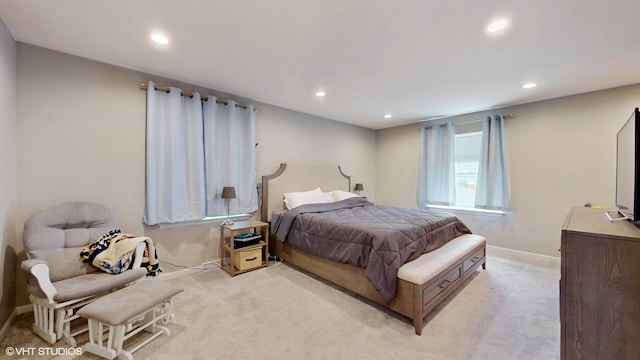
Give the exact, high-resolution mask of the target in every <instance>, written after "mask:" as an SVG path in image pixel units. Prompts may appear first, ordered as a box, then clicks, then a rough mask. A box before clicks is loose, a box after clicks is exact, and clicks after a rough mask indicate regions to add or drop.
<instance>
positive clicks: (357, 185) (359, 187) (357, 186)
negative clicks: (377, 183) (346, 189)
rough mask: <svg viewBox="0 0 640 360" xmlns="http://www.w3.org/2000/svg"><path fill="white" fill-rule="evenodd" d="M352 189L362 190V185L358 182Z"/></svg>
mask: <svg viewBox="0 0 640 360" xmlns="http://www.w3.org/2000/svg"><path fill="white" fill-rule="evenodd" d="M353 190H355V191H362V190H364V186H362V184H360V183H358V184H356V187H355V188H353Z"/></svg>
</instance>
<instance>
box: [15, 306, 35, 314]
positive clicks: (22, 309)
mask: <svg viewBox="0 0 640 360" xmlns="http://www.w3.org/2000/svg"><path fill="white" fill-rule="evenodd" d="M16 311H17V312H18V315H22V314H26V313H28V312H33V305H32V304H27V305H22V306H18V307H17V308H16Z"/></svg>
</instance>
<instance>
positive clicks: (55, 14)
mask: <svg viewBox="0 0 640 360" xmlns="http://www.w3.org/2000/svg"><path fill="white" fill-rule="evenodd" d="M638 15H640V1H638V0H614V1H605V0H561V1H558V0H537V1H506V0H473V1H468V0H466V1H465V0H450V1H436V0H423V1H420V0H396V1H382V0H379V1H375V0H323V1H318V0H315V1H312V0H271V1H267V0H227V1H225V0H188V1H184V0H183V1H175V0H135V1H131V0H111V1H86V0H51V1H43V0H0V18H2V20H3V21H4V22H5V24H6V25H7V27H8V28H9V30H10V31H11V34H12V35H13V37H14V38H15V40H16V41H21V42H25V43H29V44H34V45H38V46H42V47H45V48H49V49H54V50H58V51H62V52H66V53H69V54H73V55H78V56H82V57H86V58H89V59H94V60H99V61H102V62H106V63H109V64H115V65H119V66H123V67H126V68H130V69H135V70H139V71H142V72H147V73H151V74H157V75H161V76H163V77H168V78H172V79H176V80H180V81H183V82H187V83H193V84H196V85H201V86H205V87H208V88H213V89H216V90H219V91H222V92H228V93H231V94H235V95H238V96H240V97H245V98H249V99H254V100H256V101H260V102H264V103H268V104H273V105H277V106H281V107H284V108H288V109H292V110H297V111H301V112H304V113H309V114H313V115H318V116H321V117H325V118H329V119H334V120H338V121H342V122H346V123H351V124H355V125H361V126H365V127H368V128H372V129H380V128H385V127H390V126H396V125H400V124H406V123H411V122H416V121H419V120H423V119H427V118H431V117H436V116H443V115H445V116H448V115H455V114H462V113H470V112H475V111H482V110H486V109H490V108H496V107H503V106H508V105H515V104H521V103H527V102H532V101H538V100H543V99H549V98H555V97H560V96H565V95H572V94H577V93H583V92H589V91H594V90H600V89H605V88H611V87H617V86H622V85H629V84H635V83H640V20H639V19H640V18H639V17H638ZM498 17H507V18H509V19H510V21H511V24H510V26H509V27H508V28H507V30H506V31H505V32H504V33H502V34H500V35H498V36H489V35H487V33H485V31H484V28H485V27H486V25H487V24H488V23H489V22H490V21H492V20H493V19H496V18H498ZM151 31H161V32H163V33H165V34H166V35H167V36H168V37H169V39H170V43H169V45H168V46H166V47H164V48H162V47H160V46H158V45H155V44H152V43H151V42H150V41H149V39H148V37H147V36H148V34H149V33H150V32H151ZM528 81H533V82H536V83H537V84H538V86H537V87H535V88H533V89H528V90H525V89H522V85H523V84H524V83H525V82H528ZM136 85H137V84H136ZM136 85H132V86H136ZM162 85H172V84H162ZM319 89H322V90H324V91H326V93H327V95H326V96H325V97H324V98H319V97H316V96H315V95H314V94H315V92H316V91H317V90H319ZM185 90H188V89H185ZM638 101H639V102H640V99H638ZM639 105H640V103H639ZM386 113H391V114H393V118H391V119H384V118H383V115H384V114H386Z"/></svg>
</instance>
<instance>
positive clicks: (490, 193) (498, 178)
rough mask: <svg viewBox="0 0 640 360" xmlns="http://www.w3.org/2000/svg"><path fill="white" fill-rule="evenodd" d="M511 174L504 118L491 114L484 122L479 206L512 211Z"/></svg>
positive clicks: (479, 179)
mask: <svg viewBox="0 0 640 360" xmlns="http://www.w3.org/2000/svg"><path fill="white" fill-rule="evenodd" d="M510 205H511V204H510V195H509V176H508V171H507V163H506V160H505V153H504V119H503V117H502V116H500V115H497V116H494V117H491V116H487V117H486V118H485V119H484V121H483V124H482V150H481V153H480V168H479V169H478V186H477V189H476V201H475V207H477V208H483V209H493V210H509V208H510Z"/></svg>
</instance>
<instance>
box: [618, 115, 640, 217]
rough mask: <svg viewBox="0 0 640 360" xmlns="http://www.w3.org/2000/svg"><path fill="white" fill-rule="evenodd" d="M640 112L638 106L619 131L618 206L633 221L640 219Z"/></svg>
mask: <svg viewBox="0 0 640 360" xmlns="http://www.w3.org/2000/svg"><path fill="white" fill-rule="evenodd" d="M639 131H640V112H639V111H638V108H636V109H635V111H634V112H633V114H631V117H630V118H629V120H627V122H626V123H625V124H624V126H623V127H622V129H620V131H618V139H617V161H616V207H617V208H618V211H620V213H622V214H623V215H624V216H626V217H628V218H629V219H631V220H632V221H638V217H639V215H640V213H638V210H639V209H638V206H639V205H640V201H639V200H638V197H639V196H640V193H639V191H638V190H639V188H638V168H639V165H640V153H639V152H638V150H640V144H639V143H638V141H639V140H640V137H639Z"/></svg>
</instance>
